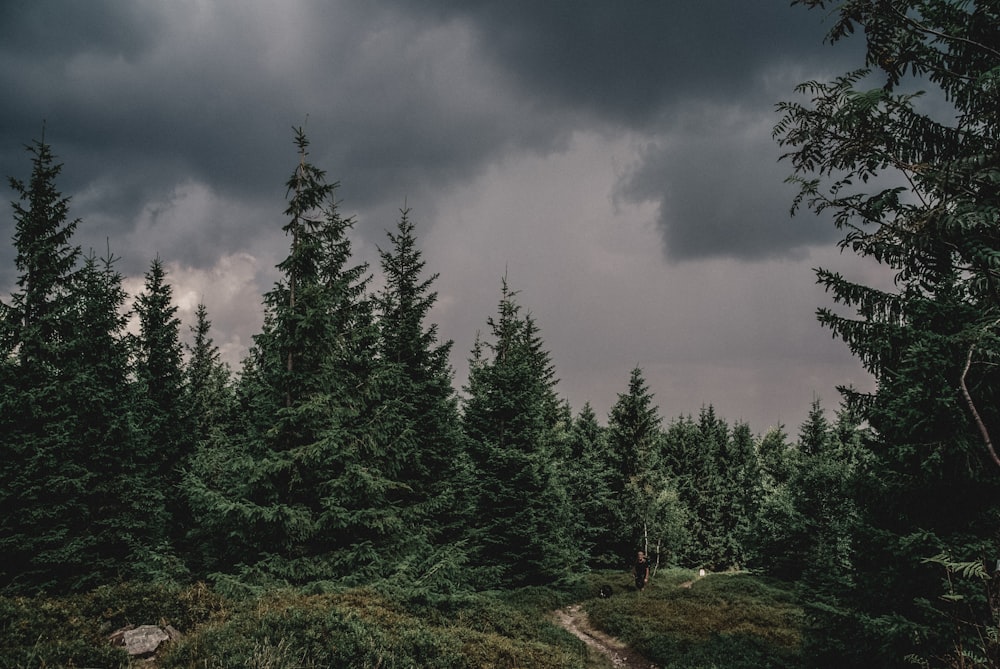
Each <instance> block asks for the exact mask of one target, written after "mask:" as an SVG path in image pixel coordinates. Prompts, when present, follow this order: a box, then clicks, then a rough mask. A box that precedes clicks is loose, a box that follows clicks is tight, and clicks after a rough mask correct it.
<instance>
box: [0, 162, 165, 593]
mask: <svg viewBox="0 0 1000 669" xmlns="http://www.w3.org/2000/svg"><path fill="white" fill-rule="evenodd" d="M29 150H30V151H31V153H32V154H33V155H34V159H33V169H32V176H31V179H30V181H29V182H28V184H24V183H22V182H20V181H17V180H13V179H12V180H11V185H12V187H13V188H14V190H15V192H17V193H18V195H19V200H20V201H19V202H16V203H14V216H15V221H16V233H15V238H14V243H15V246H16V248H17V260H16V264H17V268H18V270H19V271H20V276H19V279H18V287H19V289H20V290H19V291H18V292H16V293H15V294H14V295H13V296H12V300H11V304H10V305H5V308H4V309H3V323H2V328H3V337H2V342H3V349H4V350H3V353H4V365H3V370H4V375H3V381H4V388H3V394H2V403H3V411H2V412H0V416H2V418H0V420H2V421H3V423H4V424H3V426H2V427H3V430H2V433H3V437H2V441H0V444H2V448H3V453H2V457H0V472H2V473H0V476H2V480H0V495H2V497H0V503H2V506H3V508H4V513H3V514H2V517H0V551H2V552H3V554H4V560H3V566H2V567H0V570H2V574H3V577H2V583H0V587H2V588H3V589H4V590H7V591H11V592H36V591H44V590H48V591H55V590H80V589H84V588H89V587H93V586H95V585H97V584H100V583H103V582H107V581H109V580H112V579H115V578H118V577H119V576H125V577H127V576H135V575H137V574H141V573H144V572H145V570H146V568H147V567H148V566H149V565H150V564H151V563H152V561H151V560H149V559H147V558H148V557H149V556H150V553H151V551H153V550H155V547H156V544H157V533H158V532H159V531H161V530H162V528H163V527H164V518H163V517H162V514H161V511H162V497H161V496H160V495H159V494H158V492H157V491H156V490H155V489H153V490H150V487H151V483H152V480H151V479H149V478H147V477H145V471H144V469H143V466H144V465H145V464H146V456H147V455H148V454H146V453H143V452H142V450H141V449H140V448H139V445H138V444H137V442H136V440H135V435H134V432H133V429H132V414H131V412H132V408H133V401H132V399H133V396H132V388H131V386H130V384H129V373H130V369H131V368H130V358H129V354H130V347H129V341H128V335H127V334H126V332H125V319H126V314H125V313H124V304H125V299H126V296H125V293H124V290H123V289H122V278H121V275H120V274H118V273H117V272H116V271H115V270H114V269H113V259H112V258H111V257H108V258H106V259H104V260H103V261H102V262H99V261H98V260H97V259H96V258H95V257H94V256H93V255H91V256H89V257H87V258H86V259H85V261H84V263H83V264H82V266H80V265H78V261H79V260H80V258H81V257H82V256H81V253H80V250H79V248H78V247H76V246H74V245H73V244H72V243H71V239H72V234H73V231H74V230H75V228H76V225H77V222H76V221H72V222H67V216H68V200H67V199H65V198H62V197H61V195H60V194H59V192H58V190H57V189H56V186H55V178H56V177H57V176H58V174H59V171H60V166H59V165H56V164H55V163H54V158H53V155H52V153H51V150H50V149H49V147H48V145H46V144H44V143H43V142H36V143H35V144H34V145H33V146H32V147H30V148H29ZM22 203H23V204H22Z"/></svg>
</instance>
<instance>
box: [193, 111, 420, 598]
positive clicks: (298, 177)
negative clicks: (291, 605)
mask: <svg viewBox="0 0 1000 669" xmlns="http://www.w3.org/2000/svg"><path fill="white" fill-rule="evenodd" d="M295 142H296V145H297V147H298V149H299V165H298V166H297V167H296V169H295V171H294V173H293V175H292V177H291V178H290V179H289V181H288V194H289V196H290V199H289V204H288V207H287V209H286V211H285V214H286V216H287V217H288V221H287V223H286V224H285V226H284V228H283V229H284V230H285V232H286V234H287V235H288V236H289V237H290V238H291V247H290V251H289V255H288V256H287V257H286V258H285V259H284V260H283V261H282V262H281V263H280V264H279V265H278V268H279V269H280V270H281V273H282V279H281V280H280V281H279V282H278V283H277V284H276V285H275V287H274V288H273V289H272V290H271V291H270V292H268V293H267V294H266V295H265V297H264V306H265V317H264V325H263V328H262V331H261V332H260V333H259V334H258V335H256V336H255V337H254V346H253V348H252V349H251V352H250V356H249V359H248V361H247V363H246V364H245V366H244V371H243V376H242V378H241V381H240V390H239V392H240V401H241V403H242V411H243V412H244V414H245V419H244V421H243V425H242V434H241V435H240V436H239V439H238V440H237V441H236V442H235V443H231V444H228V445H226V446H225V447H224V448H222V449H221V450H220V452H221V453H225V454H226V456H227V458H228V460H227V462H226V463H225V464H223V465H222V466H221V467H220V466H219V465H220V463H218V462H217V461H216V460H212V466H207V467H205V469H204V471H207V472H210V473H211V475H210V476H205V477H202V478H200V479H199V480H197V481H192V484H193V485H194V489H193V491H192V500H193V501H194V503H195V504H196V505H197V507H198V508H199V509H200V510H201V511H200V512H204V513H208V514H210V515H211V516H212V517H211V518H210V519H209V520H208V526H209V527H213V526H214V527H218V528H220V529H222V528H227V533H228V534H229V535H230V536H232V537H233V539H234V543H238V545H239V549H238V551H237V552H234V554H233V559H236V560H238V561H239V562H240V563H241V565H233V567H234V568H236V569H237V571H239V572H240V573H241V574H242V576H241V578H242V579H243V580H245V581H260V582H264V583H267V582H273V581H277V582H288V583H303V582H310V581H317V580H326V579H348V578H349V579H350V580H353V581H363V580H367V579H371V578H376V577H380V576H383V575H384V574H385V570H386V567H387V566H389V565H391V564H392V561H393V559H394V557H395V555H396V553H397V552H398V550H399V549H400V546H402V545H403V544H404V543H405V538H406V537H405V534H404V532H405V527H404V525H403V524H402V520H401V515H400V510H399V509H398V508H396V506H395V505H394V503H393V499H394V497H395V496H396V494H397V490H398V488H399V484H398V482H397V480H396V478H395V477H397V476H398V475H399V473H400V467H401V460H400V459H399V458H398V454H396V453H394V452H393V451H392V450H391V449H390V447H389V444H390V443H391V441H392V439H393V438H394V437H395V435H394V434H392V431H391V427H392V425H393V422H392V421H391V420H388V419H387V418H386V416H384V415H383V411H382V405H381V404H380V399H381V398H380V396H379V393H380V392H381V390H382V385H381V384H382V383H383V380H382V379H381V378H380V377H379V374H380V373H381V371H380V370H379V368H378V363H377V355H376V352H377V343H378V337H377V330H376V327H375V322H374V314H373V307H372V304H371V301H370V300H369V299H368V297H367V295H366V286H367V284H368V281H369V277H368V274H367V266H366V265H364V264H358V265H352V264H351V243H350V239H349V237H348V232H349V230H350V228H351V226H352V225H353V221H352V220H351V219H348V218H344V217H342V216H341V215H340V214H339V212H338V211H337V208H336V200H335V198H334V195H335V189H336V184H335V183H328V182H327V181H326V180H325V174H324V172H323V171H322V170H320V169H318V168H317V167H315V166H313V165H312V164H310V163H309V162H308V161H307V160H306V158H307V155H308V154H307V148H308V140H307V139H306V137H305V135H304V134H303V133H302V132H301V130H300V131H298V132H297V134H296V139H295Z"/></svg>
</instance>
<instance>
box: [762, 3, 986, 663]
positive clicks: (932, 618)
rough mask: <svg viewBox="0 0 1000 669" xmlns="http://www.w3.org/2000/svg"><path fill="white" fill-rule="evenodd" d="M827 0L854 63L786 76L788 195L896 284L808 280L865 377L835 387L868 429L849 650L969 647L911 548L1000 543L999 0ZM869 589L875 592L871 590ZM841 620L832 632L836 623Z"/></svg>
mask: <svg viewBox="0 0 1000 669" xmlns="http://www.w3.org/2000/svg"><path fill="white" fill-rule="evenodd" d="M798 4H803V5H806V6H808V7H811V8H821V9H830V10H832V13H833V15H834V17H835V18H834V23H833V27H832V29H831V31H830V33H829V40H830V41H831V42H837V41H839V40H841V39H845V38H847V37H849V36H850V35H851V34H852V33H854V32H855V30H856V29H857V28H859V27H860V28H862V29H863V33H864V39H865V42H866V47H867V49H866V62H865V66H864V67H863V68H862V69H858V70H855V71H853V72H848V73H846V74H844V75H841V76H838V77H836V78H834V79H832V80H831V81H810V82H806V83H804V84H802V85H801V86H800V87H799V88H798V92H799V94H801V95H802V97H803V98H804V99H802V100H800V101H793V102H785V103H782V104H781V105H779V111H780V112H781V114H782V118H781V120H780V121H779V122H778V124H777V126H776V127H775V136H776V137H777V139H778V141H779V143H780V144H781V145H783V146H785V147H786V148H788V153H787V155H786V158H787V159H788V160H789V161H790V162H791V165H792V167H793V168H794V170H795V174H794V176H793V177H792V178H791V180H792V181H793V182H794V183H796V184H797V185H798V186H799V194H798V196H797V197H796V200H795V203H794V206H793V208H798V207H800V206H802V205H805V206H808V207H809V208H811V209H813V210H814V211H815V212H817V213H824V214H828V215H831V216H832V219H833V222H834V224H835V225H836V226H837V227H838V228H839V229H840V230H842V231H843V233H844V236H843V238H842V240H841V247H842V248H844V249H849V250H851V251H853V252H854V253H857V254H859V255H861V256H864V257H868V258H870V259H872V260H873V261H875V262H877V263H881V264H883V265H885V266H886V267H887V268H888V269H890V270H891V271H893V272H894V273H895V285H894V287H893V289H892V290H882V289H876V288H874V287H869V286H864V285H859V284H856V283H853V282H851V281H849V280H847V279H846V278H844V277H843V276H841V275H840V274H838V273H836V272H833V271H830V270H825V269H823V270H819V271H818V274H817V276H818V279H819V282H820V283H821V284H822V285H823V286H825V287H826V288H827V289H828V290H829V291H830V292H831V294H832V295H833V298H834V300H835V301H836V302H838V303H841V304H843V305H846V306H847V307H849V308H852V309H854V310H855V311H856V313H857V318H850V317H847V316H845V315H843V314H842V313H838V312H836V311H834V310H832V309H822V310H820V312H819V318H820V321H821V322H822V323H823V324H825V325H826V326H828V327H829V328H830V329H831V330H832V331H833V332H834V334H835V335H836V336H838V337H840V338H841V339H843V340H844V341H845V343H846V344H847V345H848V347H849V348H850V349H851V351H852V352H853V353H855V355H857V357H858V358H859V359H860V360H861V361H862V363H863V364H864V365H865V366H866V368H867V369H868V370H869V371H871V373H872V374H873V375H874V376H875V379H876V381H877V383H878V389H877V391H876V392H875V393H873V394H870V395H865V394H860V393H857V392H854V391H850V390H846V389H845V390H846V396H847V398H848V399H849V400H850V401H851V403H852V407H853V408H854V409H856V410H857V411H858V412H859V413H860V417H861V418H863V419H865V420H866V421H867V422H868V423H869V424H870V426H871V428H872V429H873V431H874V432H873V434H874V442H873V449H872V451H871V458H870V460H869V461H868V465H869V466H868V467H867V471H866V473H865V476H864V478H863V479H860V483H861V485H860V486H859V493H860V495H861V497H860V499H861V500H862V501H863V502H864V507H863V508H864V511H865V518H864V523H862V524H861V525H860V526H859V528H858V529H859V533H858V542H859V553H864V560H863V561H861V560H857V561H856V562H855V566H856V568H857V570H858V571H857V578H856V587H855V588H853V589H852V590H850V591H848V592H845V593H844V594H845V595H846V596H847V597H849V599H850V600H851V601H850V608H852V609H853V610H854V611H855V615H854V617H855V618H856V619H858V620H859V621H861V624H860V625H859V626H858V627H857V628H855V629H853V630H850V633H851V637H850V638H846V637H845V638H841V639H840V643H841V644H842V649H843V653H844V654H843V656H842V657H841V658H840V662H841V663H842V664H843V665H844V666H847V665H849V664H854V665H858V666H861V665H871V664H873V663H877V664H880V665H882V666H895V665H899V664H900V663H901V662H902V661H903V658H904V657H905V656H914V655H915V656H918V657H922V658H925V659H929V658H935V657H937V658H940V657H944V655H945V654H946V653H947V652H948V649H949V648H952V647H956V646H961V647H965V646H967V644H966V642H965V641H962V639H963V638H964V637H965V635H966V634H967V633H968V631H969V630H967V629H962V628H956V627H953V626H952V625H951V623H950V620H949V615H948V611H947V604H946V603H945V602H941V601H939V600H937V598H936V594H938V593H940V582H939V579H938V578H937V577H936V576H935V574H934V572H933V570H932V569H931V568H930V566H929V565H928V564H926V563H924V562H923V561H922V560H923V558H927V557H930V556H932V555H936V554H938V553H940V552H942V551H946V552H947V553H948V554H950V555H955V556H958V557H957V558H956V559H960V560H967V559H972V558H974V557H976V555H975V553H976V552H977V551H979V550H980V549H981V547H982V544H983V543H984V542H985V543H987V544H989V548H988V554H991V555H996V554H998V553H1000V543H998V540H997V534H996V527H997V520H998V517H1000V508H998V505H997V502H996V500H997V499H998V496H997V493H998V492H1000V490H998V483H1000V477H998V476H997V474H998V465H1000V458H998V457H997V455H996V452H995V449H994V447H993V444H992V439H991V433H992V432H995V426H996V425H997V422H998V418H1000V414H998V413H997V409H996V407H997V406H998V403H997V395H996V389H997V388H998V387H1000V386H998V384H997V367H996V365H995V362H996V351H997V350H998V339H997V329H996V324H997V323H998V322H1000V300H998V299H997V298H998V296H1000V293H998V292H997V278H998V274H997V272H998V264H997V262H996V258H998V257H1000V255H998V254H1000V234H998V233H1000V226H998V223H1000V220H998V215H1000V206H998V194H1000V190H998V189H997V187H996V184H997V182H998V175H1000V172H998V170H997V165H998V164H1000V147H998V145H997V139H998V137H997V129H998V128H1000V124H998V123H997V121H998V118H997V113H998V109H1000V105H998V104H997V102H998V95H1000V89H998V87H997V86H995V82H996V78H997V74H998V73H1000V52H998V51H997V50H996V44H997V43H998V41H1000V14H998V8H997V6H996V4H995V3H982V2H977V3H973V2H965V1H951V2H948V1H943V0H908V1H904V2H892V3H887V2H880V1H876V0H851V1H848V2H829V1H827V0H802V2H800V3H798ZM876 591H877V592H878V593H879V596H878V597H875V596H874V594H873V593H874V592H876ZM836 629H837V628H834V629H833V630H831V629H830V628H828V629H827V631H828V632H831V631H832V632H833V633H837V632H836Z"/></svg>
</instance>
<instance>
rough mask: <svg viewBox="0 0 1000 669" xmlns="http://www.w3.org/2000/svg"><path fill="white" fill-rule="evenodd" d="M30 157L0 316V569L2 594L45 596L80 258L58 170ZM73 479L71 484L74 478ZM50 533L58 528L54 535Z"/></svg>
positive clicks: (46, 156)
mask: <svg viewBox="0 0 1000 669" xmlns="http://www.w3.org/2000/svg"><path fill="white" fill-rule="evenodd" d="M27 150H28V152H29V153H30V154H31V155H32V161H31V162H32V170H31V177H30V179H29V180H28V182H27V183H25V182H23V181H20V180H18V179H14V178H11V179H10V186H11V188H12V189H13V191H14V193H15V195H16V196H17V200H16V201H14V202H13V203H12V205H11V206H12V208H13V214H14V223H15V226H14V239H13V241H14V247H15V250H16V256H15V267H16V269H17V271H18V273H19V274H18V280H17V288H18V289H17V290H16V291H15V292H14V293H13V294H12V295H11V300H10V303H9V304H4V305H3V308H2V315H3V318H2V322H0V327H2V330H0V346H2V353H3V358H4V372H5V373H4V378H3V381H4V387H3V390H2V400H0V401H2V403H3V404H2V408H3V410H2V411H0V421H2V425H0V427H2V430H0V432H2V434H3V437H2V442H0V443H2V447H3V452H2V454H0V472H2V480H0V506H2V507H3V509H4V513H3V514H0V552H2V553H3V555H4V556H5V559H4V560H3V566H0V573H2V574H3V579H2V587H4V588H5V589H13V590H15V591H16V590H17V589H19V588H35V587H44V586H45V585H48V584H50V583H52V582H53V580H54V579H57V578H58V575H56V574H52V573H51V571H50V570H51V565H49V566H48V567H40V566H38V565H37V564H36V563H37V560H38V559H39V553H40V551H41V549H40V542H49V543H53V542H57V541H59V537H60V535H61V533H64V532H65V530H63V529H62V528H60V527H59V525H58V523H59V521H58V520H55V521H53V522H52V523H45V524H38V521H39V520H40V518H42V517H45V516H46V515H47V514H46V513H45V511H44V508H45V503H46V502H45V495H46V492H45V491H46V488H47V483H48V481H49V480H50V479H51V478H53V477H56V476H59V470H60V469H65V470H66V471H69V470H72V468H73V467H74V465H73V463H72V462H69V461H63V460H60V459H59V458H57V457H55V456H56V454H58V453H59V452H65V451H66V450H67V449H69V448H70V444H69V443H68V440H69V438H68V435H66V434H64V433H62V432H61V431H57V430H53V429H51V428H52V426H53V425H56V424H68V423H70V422H71V421H72V419H73V417H72V416H71V415H69V414H68V410H67V408H66V403H65V398H64V392H65V391H66V388H65V386H64V385H63V384H61V383H60V382H59V370H60V368H61V367H62V366H63V364H64V361H65V355H66V354H65V348H66V345H67V342H68V341H69V340H70V339H71V338H72V335H73V328H74V327H75V326H77V325H78V324H77V323H75V322H74V321H73V311H72V310H73V296H74V290H73V282H74V281H75V277H76V273H77V272H78V270H79V267H78V262H79V259H80V256H81V252H80V249H79V247H78V246H76V245H74V244H72V237H73V233H74V231H75V229H76V227H77V225H78V221H77V220H72V221H70V220H68V217H69V199H68V198H64V197H63V196H62V195H61V193H60V192H59V191H58V189H57V186H56V178H57V177H58V175H59V173H60V171H61V170H62V165H60V164H58V163H56V162H55V157H54V156H53V154H52V151H51V148H50V147H49V145H48V144H46V143H45V142H44V141H36V142H34V143H33V144H32V145H31V146H29V147H27ZM73 476H75V473H74V474H71V477H73ZM53 523H55V526H53Z"/></svg>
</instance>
